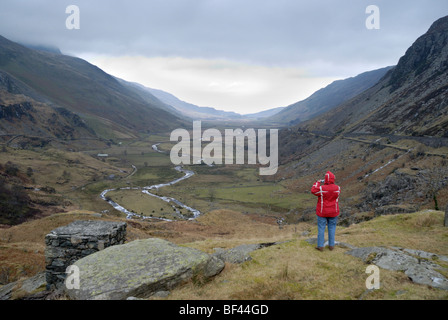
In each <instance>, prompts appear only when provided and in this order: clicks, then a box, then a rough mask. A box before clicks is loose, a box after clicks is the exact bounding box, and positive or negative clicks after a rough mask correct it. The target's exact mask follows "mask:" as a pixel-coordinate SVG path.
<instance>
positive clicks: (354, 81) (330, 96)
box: [267, 67, 392, 125]
mask: <svg viewBox="0 0 448 320" xmlns="http://www.w3.org/2000/svg"><path fill="white" fill-rule="evenodd" d="M391 68H392V67H385V68H381V69H378V70H373V71H368V72H364V73H362V74H360V75H358V76H356V77H351V78H348V79H345V80H337V81H334V82H332V83H331V84H329V85H328V86H326V87H325V88H322V89H320V90H318V91H316V92H315V93H313V94H312V95H311V96H310V97H308V98H307V99H305V100H302V101H299V102H296V103H294V104H292V105H290V106H288V107H286V108H284V109H283V110H282V111H280V112H279V113H277V114H275V115H273V116H271V117H269V118H268V119H267V120H269V121H271V122H276V123H281V124H288V125H294V124H297V123H299V122H303V121H306V120H309V119H311V118H313V117H315V116H317V115H319V114H322V113H325V112H326V111H328V110H330V109H332V108H334V107H336V106H338V105H339V104H341V103H342V102H344V101H347V100H349V99H351V98H353V97H355V96H356V95H358V94H360V93H361V92H363V91H364V90H366V89H368V88H370V87H372V86H373V85H375V84H376V83H377V82H378V81H379V80H380V79H381V78H382V77H383V76H384V75H385V74H386V73H387V71H389V70H390V69H391Z"/></svg>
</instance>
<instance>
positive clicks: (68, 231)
mask: <svg viewBox="0 0 448 320" xmlns="http://www.w3.org/2000/svg"><path fill="white" fill-rule="evenodd" d="M125 238H126V223H125V222H114V221H99V220H96V221H81V220H79V221H75V222H73V223H71V224H69V225H67V226H64V227H60V228H57V229H54V230H53V231H51V232H50V233H49V234H47V235H46V237H45V244H46V249H45V264H46V281H47V289H52V288H59V287H61V286H62V285H63V284H64V280H65V278H66V275H67V274H66V270H67V267H68V266H70V265H72V264H73V263H74V262H75V261H77V260H79V259H81V258H83V257H86V256H88V255H90V254H92V253H95V252H97V251H100V250H103V249H105V248H107V247H110V246H113V245H117V244H123V243H124V242H125Z"/></svg>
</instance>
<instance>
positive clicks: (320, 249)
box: [316, 247, 324, 251]
mask: <svg viewBox="0 0 448 320" xmlns="http://www.w3.org/2000/svg"><path fill="white" fill-rule="evenodd" d="M316 250H319V251H324V248H322V247H316Z"/></svg>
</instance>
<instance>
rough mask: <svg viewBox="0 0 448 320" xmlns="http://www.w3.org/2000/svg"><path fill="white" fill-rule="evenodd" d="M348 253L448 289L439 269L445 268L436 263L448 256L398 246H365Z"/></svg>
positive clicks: (417, 280)
mask: <svg viewBox="0 0 448 320" xmlns="http://www.w3.org/2000/svg"><path fill="white" fill-rule="evenodd" d="M346 253H347V254H349V255H351V256H354V257H357V258H360V259H362V260H363V261H364V262H365V263H368V264H374V265H376V266H378V267H380V268H383V269H387V270H395V271H404V273H405V274H406V275H407V276H408V277H409V278H410V279H411V280H412V281H413V282H415V283H418V284H422V285H428V286H431V287H434V288H439V289H444V290H448V279H447V278H446V277H445V276H443V275H442V274H441V273H439V272H438V271H437V270H442V269H444V268H443V267H442V266H440V265H439V264H437V263H436V262H437V261H439V260H440V261H444V262H448V257H446V256H443V255H437V254H434V253H430V252H426V251H421V250H412V249H403V248H397V247H393V248H383V247H364V248H356V249H353V250H350V251H347V252H346ZM445 269H446V268H445Z"/></svg>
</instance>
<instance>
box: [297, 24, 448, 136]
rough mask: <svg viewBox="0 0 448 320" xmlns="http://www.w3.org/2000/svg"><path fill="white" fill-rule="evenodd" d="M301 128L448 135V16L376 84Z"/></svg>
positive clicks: (413, 134)
mask: <svg viewBox="0 0 448 320" xmlns="http://www.w3.org/2000/svg"><path fill="white" fill-rule="evenodd" d="M299 127H300V128H301V129H306V130H311V131H313V130H319V131H322V130H325V131H328V132H331V133H358V134H361V133H362V134H399V135H408V136H435V137H448V130H447V128H448V16H446V17H444V18H441V19H439V20H437V21H436V22H434V23H433V24H432V26H431V27H430V28H429V30H428V31H427V32H426V33H425V34H424V35H422V36H421V37H419V38H418V39H417V40H416V41H415V42H414V43H413V45H412V46H411V47H410V48H409V49H408V50H407V51H406V53H405V55H404V56H403V57H401V58H400V60H399V62H398V64H397V66H396V67H395V68H393V69H391V70H389V71H388V73H387V74H386V75H385V76H384V77H383V78H382V79H381V80H380V81H379V82H378V83H377V84H376V85H374V86H373V87H371V88H369V89H368V90H366V91H364V92H362V93H361V94H359V95H358V96H356V97H354V98H353V99H351V100H350V101H347V102H345V103H342V104H341V105H339V106H338V107H337V108H335V109H333V110H331V111H330V112H327V113H326V114H323V115H321V116H318V117H316V118H314V119H312V120H311V121H309V122H307V123H304V124H301V125H299Z"/></svg>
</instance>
